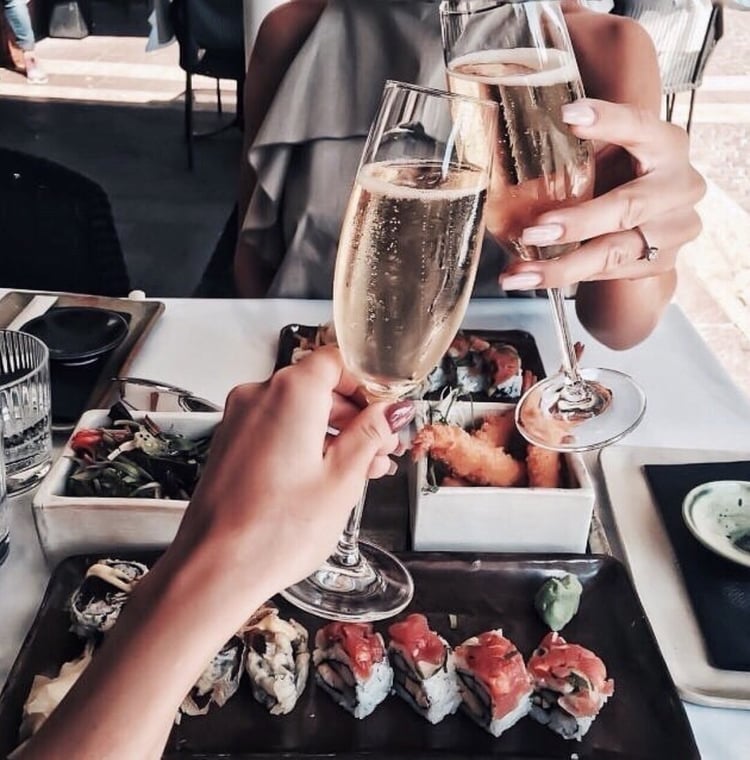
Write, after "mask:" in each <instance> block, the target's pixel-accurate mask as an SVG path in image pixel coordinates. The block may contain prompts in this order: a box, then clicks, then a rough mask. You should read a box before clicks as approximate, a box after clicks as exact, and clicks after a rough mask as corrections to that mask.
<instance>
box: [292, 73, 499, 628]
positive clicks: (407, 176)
mask: <svg viewBox="0 0 750 760" xmlns="http://www.w3.org/2000/svg"><path fill="white" fill-rule="evenodd" d="M496 120H497V107H496V106H495V105H494V104H493V103H488V102H483V101H480V100H476V99H474V98H467V97H463V96H459V95H451V94H450V93H447V92H442V91H439V90H430V89H426V88H422V87H417V86H415V85H409V84H403V83H400V82H387V83H386V86H385V90H384V92H383V98H382V100H381V103H380V107H379V109H378V112H377V115H376V116H375V120H374V122H373V125H372V128H371V129H370V134H369V137H368V139H367V143H366V144H365V148H364V152H363V155H362V160H361V162H360V166H359V169H358V171H357V177H356V180H355V184H354V189H353V190H352V195H351V198H350V200H349V205H348V207H347V211H346V216H345V218H344V222H343V226H342V229H341V236H340V240H339V248H338V253H337V256H336V270H335V275H334V288H333V314H334V322H335V325H336V336H337V339H338V343H339V346H340V348H341V353H342V355H343V357H344V361H345V363H346V366H347V368H348V369H349V370H350V371H351V372H352V373H353V374H354V375H355V376H356V377H357V378H358V379H359V380H360V381H361V383H362V386H363V388H364V390H365V393H366V394H367V396H368V397H369V398H370V399H371V400H396V399H399V398H403V397H404V396H407V395H408V394H410V393H411V392H413V391H414V390H416V389H417V388H418V387H419V385H420V384H421V383H422V381H423V380H424V379H425V377H426V376H427V375H428V373H429V372H430V371H431V370H432V368H433V367H434V366H435V365H436V364H437V363H438V361H439V360H440V358H441V357H442V355H443V354H444V353H445V351H446V350H447V349H448V347H449V346H450V343H451V341H452V340H453V338H454V336H455V334H456V332H457V330H458V328H459V326H460V324H461V321H462V320H463V317H464V313H465V311H466V306H467V304H468V301H469V298H470V296H471V291H472V287H473V285H474V278H475V275H476V270H477V263H478V260H479V251H480V249H481V242H482V236H483V234H484V217H483V212H484V204H485V200H486V198H487V185H488V182H489V176H490V169H491V161H492V142H493V140H494V131H495V128H496ZM364 498H365V497H364V494H363V496H362V499H361V500H360V502H359V503H358V504H357V505H356V507H355V508H354V510H353V512H352V514H351V517H350V519H349V522H348V524H347V527H346V529H345V531H344V533H343V535H342V537H341V539H340V540H339V543H338V546H337V548H336V551H335V552H334V554H332V555H331V557H330V558H329V559H328V561H327V562H326V564H325V565H324V566H323V567H322V568H320V569H319V570H318V571H317V572H316V573H314V574H313V575H311V576H310V577H308V578H306V579H305V580H303V581H301V582H300V583H298V584H296V585H295V586H292V587H291V588H289V589H287V590H286V591H285V592H284V596H285V597H286V598H287V599H288V600H289V601H290V602H292V604H295V605H296V606H298V607H300V608H302V609H304V610H306V611H308V612H311V613H313V614H316V615H320V616H322V617H327V618H333V619H338V620H359V621H366V620H379V619H382V618H387V617H390V616H391V615H395V614H397V613H398V612H400V611H401V610H402V609H403V608H404V607H405V606H406V605H407V604H408V603H409V601H410V600H411V597H412V594H413V590H414V586H413V583H412V580H411V577H410V576H409V573H408V571H407V570H406V568H405V567H404V566H403V565H402V564H401V562H399V560H398V559H397V558H396V557H394V556H393V555H392V554H390V553H389V552H387V551H385V550H384V549H382V548H380V547H378V546H376V545H374V544H371V543H369V542H366V541H360V540H359V526H360V520H361V517H362V509H363V507H364Z"/></svg>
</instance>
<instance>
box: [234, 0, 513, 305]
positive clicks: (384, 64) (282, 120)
mask: <svg viewBox="0 0 750 760" xmlns="http://www.w3.org/2000/svg"><path fill="white" fill-rule="evenodd" d="M387 79H395V80H399V81H404V82H414V83H417V84H421V85H426V86H430V87H437V88H440V89H445V86H446V82H445V73H444V66H443V53H442V46H441V40H440V21H439V16H438V3H437V2H434V1H433V2H431V1H425V0H405V1H403V0H332V1H331V2H330V3H329V4H328V6H327V7H326V8H325V10H324V11H323V13H322V15H321V17H320V19H319V21H318V23H317V24H316V26H315V28H314V29H313V31H312V32H311V34H310V36H309V38H308V39H307V41H306V43H305V44H304V46H303V47H302V49H301V50H300V52H299V54H298V55H297V56H296V58H295V59H294V61H293V62H292V64H291V66H290V67H289V70H288V72H287V74H286V76H285V77H284V79H283V81H282V83H281V85H280V87H279V90H278V92H277V94H276V97H275V98H274V100H273V102H272V104H271V107H270V108H269V111H268V115H267V116H266V118H265V120H264V122H263V124H262V126H261V129H260V131H259V133H258V136H257V138H256V140H255V142H254V143H253V145H252V147H251V149H250V151H249V156H248V159H249V161H250V163H251V165H252V166H253V169H254V170H255V173H256V176H257V184H256V187H255V190H254V193H253V195H252V197H251V199H250V204H249V206H248V211H247V215H246V217H245V220H244V224H243V233H242V234H243V236H244V238H245V239H246V240H247V242H248V243H250V244H251V245H252V247H253V248H254V250H255V251H257V252H258V254H259V255H260V256H261V258H262V261H263V262H264V263H265V264H266V265H267V266H268V267H269V268H270V269H271V271H274V272H275V273H276V274H275V277H274V278H273V281H272V283H271V286H270V289H269V292H268V295H269V296H270V297H280V298H330V297H331V291H332V285H333V264H334V260H335V257H336V246H337V243H338V237H339V228H340V226H341V221H342V218H343V215H344V211H345V208H346V203H347V200H348V198H349V193H350V190H351V187H352V183H353V181H354V177H355V174H356V171H357V166H358V164H359V159H360V155H361V153H362V148H363V146H364V140H365V137H366V136H367V133H368V131H369V128H370V122H371V121H372V118H373V116H374V115H375V112H376V110H377V107H378V103H379V101H380V96H381V93H382V89H383V84H384V83H385V81H386V80H387ZM505 262H506V254H505V253H504V252H503V251H502V249H500V248H499V247H498V246H497V244H496V243H495V242H494V241H493V240H492V239H491V238H490V236H489V235H488V236H487V237H486V239H485V242H484V246H483V249H482V257H481V261H480V265H479V272H478V274H477V281H476V285H475V288H474V295H475V296H498V295H503V294H504V293H503V291H502V290H501V289H500V287H499V286H498V283H497V277H498V274H499V273H500V271H501V270H502V269H503V268H504V266H505Z"/></svg>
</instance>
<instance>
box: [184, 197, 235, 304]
mask: <svg viewBox="0 0 750 760" xmlns="http://www.w3.org/2000/svg"><path fill="white" fill-rule="evenodd" d="M238 213H239V212H238V209H237V204H235V205H234V207H233V208H232V212H231V213H230V214H229V218H228V219H227V221H226V222H225V224H224V229H223V230H222V232H221V236H220V237H219V240H218V242H217V243H216V247H215V248H214V250H213V253H212V254H211V258H210V259H209V261H208V264H207V265H206V268H205V270H204V271H203V275H202V276H201V279H200V282H199V283H198V285H197V286H196V288H195V290H194V291H193V294H192V296H193V298H237V296H238V293H237V288H236V287H235V284H234V249H235V246H236V245H237V233H238V227H237V215H238Z"/></svg>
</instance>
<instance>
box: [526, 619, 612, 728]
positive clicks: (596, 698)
mask: <svg viewBox="0 0 750 760" xmlns="http://www.w3.org/2000/svg"><path fill="white" fill-rule="evenodd" d="M528 670H529V674H530V675H531V678H532V681H533V685H534V696H533V698H532V707H531V717H532V718H534V719H535V720H537V721H539V723H542V724H543V725H545V726H548V727H549V728H551V729H552V730H553V731H554V732H555V733H558V734H560V736H562V737H563V738H565V739H578V740H580V739H581V738H582V737H583V736H584V734H585V733H586V732H587V731H588V730H589V728H590V727H591V724H592V723H593V722H594V719H595V718H596V716H597V715H598V714H599V711H600V710H601V709H602V707H603V706H604V703H605V702H606V701H607V700H608V699H609V698H610V697H611V696H612V695H613V694H614V691H615V682H614V681H613V680H612V679H611V678H609V679H608V678H607V670H606V668H605V667H604V663H603V662H602V661H601V660H600V659H599V658H598V657H597V656H596V655H595V654H594V653H593V652H592V651H591V650H589V649H586V648H585V647H582V646H579V645H578V644H568V643H567V642H566V641H565V639H564V638H563V637H562V636H560V635H559V634H558V633H555V632H552V633H548V634H547V635H546V636H545V637H544V639H542V643H541V644H539V646H538V647H537V648H536V649H535V650H534V653H533V654H532V655H531V658H530V659H529V666H528Z"/></svg>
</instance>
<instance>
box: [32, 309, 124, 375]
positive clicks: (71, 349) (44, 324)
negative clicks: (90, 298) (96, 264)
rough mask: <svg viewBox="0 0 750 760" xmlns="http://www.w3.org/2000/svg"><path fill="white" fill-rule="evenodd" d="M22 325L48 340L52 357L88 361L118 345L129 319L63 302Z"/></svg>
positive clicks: (62, 361)
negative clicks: (60, 305)
mask: <svg viewBox="0 0 750 760" xmlns="http://www.w3.org/2000/svg"><path fill="white" fill-rule="evenodd" d="M21 329H22V330H23V332H27V333H31V335H34V336H36V337H37V338H39V339H40V340H42V341H44V342H45V343H46V344H47V347H48V348H49V356H50V359H51V360H53V361H57V362H61V363H63V364H86V363H88V362H92V361H94V360H95V359H97V358H99V357H100V356H102V355H103V354H106V353H107V352H108V351H111V350H112V349H113V348H115V347H116V346H117V345H119V344H120V343H121V342H122V341H123V340H124V338H125V336H126V335H127V334H128V322H127V320H126V319H125V317H123V316H122V314H119V313H118V312H116V311H110V310H109V309H97V308H93V307H85V306H63V307H59V308H53V309H50V310H49V311H48V312H47V313H46V314H42V315H41V316H39V317H36V318H35V319H32V320H31V321H30V322H27V323H26V324H25V325H24V326H23V327H22V328H21Z"/></svg>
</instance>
